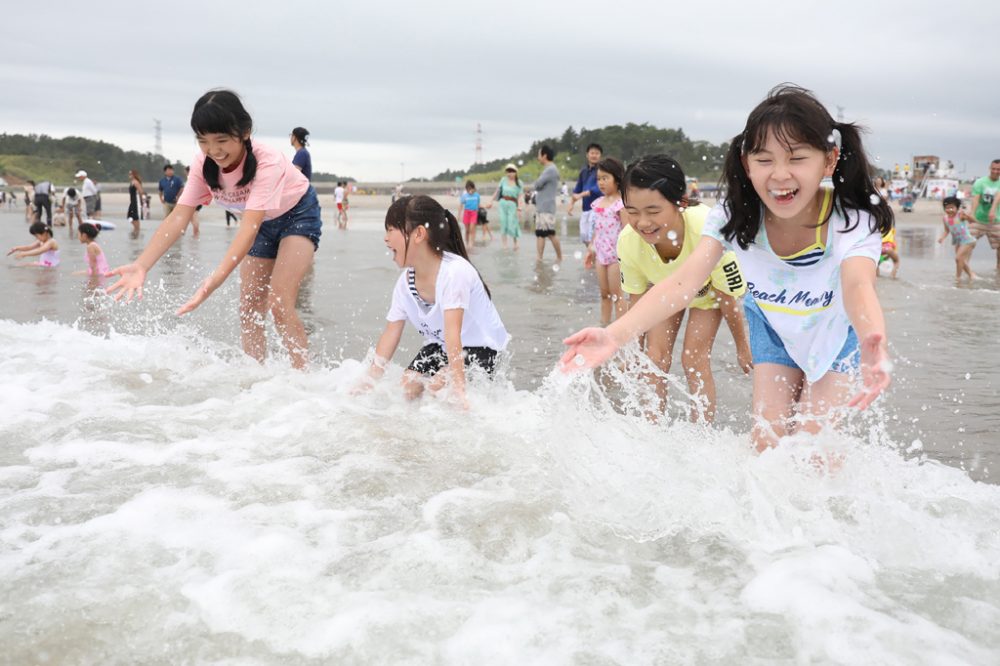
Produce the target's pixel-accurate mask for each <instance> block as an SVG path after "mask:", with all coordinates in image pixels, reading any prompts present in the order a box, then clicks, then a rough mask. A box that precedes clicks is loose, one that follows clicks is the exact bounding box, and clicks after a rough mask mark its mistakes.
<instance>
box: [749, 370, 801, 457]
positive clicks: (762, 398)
mask: <svg viewBox="0 0 1000 666" xmlns="http://www.w3.org/2000/svg"><path fill="white" fill-rule="evenodd" d="M803 377H804V375H803V373H802V371H801V370H799V369H798V368H789V367H788V366H784V365H780V364H778V363H758V364H756V365H754V367H753V417H754V424H753V428H752V429H751V431H750V437H751V440H752V441H753V444H754V446H755V447H756V448H757V451H759V452H762V451H763V450H764V449H766V448H769V447H772V446H775V445H776V444H777V443H778V440H779V439H781V438H782V437H784V436H785V435H787V434H790V433H791V432H794V430H795V427H794V424H793V423H792V416H793V415H794V413H795V404H796V403H797V402H798V400H799V395H800V394H801V392H802V381H803Z"/></svg>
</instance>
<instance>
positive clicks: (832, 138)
mask: <svg viewBox="0 0 1000 666" xmlns="http://www.w3.org/2000/svg"><path fill="white" fill-rule="evenodd" d="M826 142H827V143H835V139H834V136H833V134H832V133H831V134H829V135H827V137H826Z"/></svg>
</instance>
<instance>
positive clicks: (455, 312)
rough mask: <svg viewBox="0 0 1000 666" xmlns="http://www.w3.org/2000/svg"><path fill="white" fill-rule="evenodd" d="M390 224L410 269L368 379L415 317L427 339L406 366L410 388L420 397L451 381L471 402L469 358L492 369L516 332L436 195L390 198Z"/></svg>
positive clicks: (458, 396)
mask: <svg viewBox="0 0 1000 666" xmlns="http://www.w3.org/2000/svg"><path fill="white" fill-rule="evenodd" d="M385 231H386V233H385V244H386V247H388V248H389V250H390V251H391V252H392V258H393V261H395V262H396V265H397V266H399V267H400V268H403V269H405V270H403V272H402V273H401V274H400V276H399V279H398V280H397V281H396V288H395V289H394V290H393V292H392V305H391V306H390V307H389V314H388V316H387V317H386V318H387V319H388V322H389V323H388V324H387V325H386V327H385V332H383V333H382V336H381V337H380V338H379V341H378V344H377V345H376V347H375V360H374V362H373V363H372V366H371V368H370V369H369V383H370V382H371V381H372V380H375V379H378V378H380V377H381V376H382V374H383V373H384V372H385V365H386V363H388V362H389V360H390V359H392V355H393V354H394V353H395V352H396V348H397V347H398V346H399V340H400V338H401V337H402V335H403V327H404V326H405V325H406V322H407V321H409V322H410V323H411V324H413V325H414V326H416V327H417V329H418V330H419V331H420V334H421V335H422V336H423V338H424V346H423V347H422V348H421V349H420V351H419V352H418V353H417V355H416V357H415V358H414V359H413V361H412V362H411V363H410V365H409V366H408V367H407V369H406V371H405V372H404V373H403V388H404V390H405V392H406V396H407V397H408V398H410V399H414V398H417V397H419V396H420V395H421V394H422V393H423V390H424V388H425V386H426V388H428V389H429V390H431V391H432V392H437V391H440V390H441V389H442V388H444V387H445V385H449V386H450V388H451V391H452V393H451V395H452V398H453V399H454V400H455V401H456V402H457V403H458V404H459V405H461V406H466V400H465V368H466V365H476V366H479V367H480V368H482V369H483V370H485V371H486V372H487V373H489V374H492V373H493V371H494V369H495V367H496V358H497V354H499V353H500V352H501V351H503V349H504V348H505V347H506V346H507V342H508V340H510V336H509V335H508V334H507V330H506V329H505V328H504V325H503V322H502V321H500V315H499V314H498V313H497V309H496V307H494V305H493V301H492V300H491V299H490V291H489V289H488V288H487V287H486V284H485V283H484V282H483V279H482V277H481V276H480V275H479V271H477V270H476V268H475V266H473V265H472V264H471V263H469V257H468V255H467V254H466V251H465V245H464V244H463V243H462V231H461V229H460V228H459V226H458V220H457V219H456V218H455V216H454V215H452V214H451V213H450V212H448V211H446V210H445V209H444V208H443V207H442V206H441V204H439V203H438V202H437V201H435V200H434V199H432V198H431V197H428V196H424V195H419V196H405V197H402V198H400V199H397V200H396V201H395V202H394V203H393V204H392V205H391V206H389V210H388V212H387V213H386V216H385Z"/></svg>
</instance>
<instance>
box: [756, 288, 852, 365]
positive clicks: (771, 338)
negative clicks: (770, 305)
mask: <svg viewBox="0 0 1000 666" xmlns="http://www.w3.org/2000/svg"><path fill="white" fill-rule="evenodd" d="M743 312H744V313H745V314H746V318H747V328H748V329H749V333H750V355H751V356H753V362H754V365H757V364H758V363H777V364H778V365H784V366H786V367H789V368H796V369H798V370H801V369H802V368H799V364H798V363H796V362H795V361H793V360H792V357H791V356H789V355H788V351H787V350H786V349H785V343H784V342H782V341H781V338H780V337H779V336H778V334H777V333H776V332H775V330H774V329H773V328H771V325H770V324H769V323H768V322H767V318H766V317H765V316H764V313H763V312H761V310H760V306H759V305H757V303H756V301H754V300H753V298H751V297H750V295H749V294H748V295H747V296H745V297H744V299H743ZM860 362H861V354H860V353H859V348H858V336H857V335H856V334H855V333H854V327H853V326H852V327H849V328H848V329H847V341H846V342H845V343H844V347H843V348H842V349H841V350H840V353H839V354H837V358H836V359H835V360H834V361H833V365H831V366H830V370H831V371H833V372H852V371H856V370H857V369H858V366H859V365H860Z"/></svg>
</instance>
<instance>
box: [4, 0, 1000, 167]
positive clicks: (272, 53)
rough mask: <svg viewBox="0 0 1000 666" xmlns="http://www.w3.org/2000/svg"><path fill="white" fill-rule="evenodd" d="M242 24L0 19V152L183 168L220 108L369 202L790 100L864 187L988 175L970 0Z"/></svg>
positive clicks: (181, 7)
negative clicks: (210, 102) (8, 142)
mask: <svg viewBox="0 0 1000 666" xmlns="http://www.w3.org/2000/svg"><path fill="white" fill-rule="evenodd" d="M257 4H258V3H252V2H246V1H245V0H242V1H240V2H234V1H230V0H222V1H220V0H202V1H200V2H190V1H188V0H169V1H167V2H159V3H141V2H118V1H107V0H101V1H99V2H90V3H81V2H75V3H69V2H47V3H45V5H44V6H45V9H44V10H39V9H37V8H35V7H33V6H32V5H31V4H30V3H18V4H17V5H15V6H14V7H5V9H4V11H3V12H2V15H0V31H2V34H3V42H4V45H5V48H4V58H3V61H2V62H0V91H3V92H2V102H0V132H16V133H45V134H50V135H53V136H57V137H60V136H66V135H70V134H73V135H80V136H86V137H90V138H94V139H103V140H106V141H109V142H112V143H115V144H118V145H120V146H122V147H124V148H127V149H132V150H139V151H143V152H146V151H151V150H153V146H154V141H153V119H154V118H159V119H160V120H162V122H163V147H164V152H165V153H166V155H167V156H168V157H170V158H171V159H177V160H182V161H184V162H190V160H191V157H192V156H193V153H194V151H195V150H197V148H196V145H195V143H194V140H193V137H192V135H191V131H190V128H189V125H188V122H189V118H190V113H191V107H192V106H193V104H194V102H195V100H196V99H197V98H198V97H199V96H200V95H201V94H202V93H203V92H204V91H205V90H207V89H209V88H213V87H229V88H232V89H234V90H236V91H237V92H239V93H240V94H241V95H242V96H243V98H244V101H245V103H246V104H247V106H248V108H249V109H250V112H251V114H252V115H253V118H254V122H255V125H256V136H257V137H258V140H262V141H266V142H270V143H272V144H274V145H276V146H280V147H286V146H287V140H288V139H287V137H288V132H289V131H290V130H291V128H292V127H295V126H298V125H301V126H304V127H306V128H308V129H309V131H310V132H311V133H312V146H311V152H312V156H313V165H314V168H315V169H317V170H320V171H328V172H335V173H337V174H342V175H344V174H346V175H351V176H354V177H356V178H359V179H363V180H385V181H390V180H398V179H399V178H400V177H401V175H405V177H407V178H409V177H415V176H423V177H429V176H433V175H435V174H437V173H439V172H440V171H442V170H444V169H447V168H456V169H461V168H466V167H468V165H469V164H471V163H472V161H473V158H474V144H475V127H476V123H481V124H482V128H483V141H484V158H485V159H487V160H489V159H494V158H497V157H503V156H507V155H510V154H512V153H514V152H519V151H522V150H524V149H526V148H527V147H528V145H529V144H530V143H531V142H532V141H533V140H536V139H539V138H542V137H545V136H558V135H561V133H562V132H563V130H565V129H566V127H567V126H569V125H572V126H573V127H575V128H577V129H579V128H581V127H602V126H604V125H609V124H624V123H627V122H636V123H642V122H649V123H652V124H654V125H657V126H659V127H682V128H683V129H684V131H685V132H686V133H687V135H688V136H689V137H691V138H693V139H705V140H708V141H712V142H713V143H719V142H722V141H724V140H728V139H729V138H731V137H732V136H733V135H734V134H736V133H738V132H739V131H740V130H741V129H742V127H743V124H744V122H745V120H746V116H747V114H748V113H749V111H750V110H751V109H752V108H753V107H754V106H755V105H756V104H757V103H758V102H759V101H760V100H761V98H762V97H763V96H764V95H765V94H766V93H767V91H768V89H770V88H771V87H772V86H774V85H776V84H778V83H781V82H783V81H792V82H795V83H797V84H799V85H802V86H805V87H807V88H810V89H812V90H813V91H815V92H816V94H817V95H818V96H819V98H820V99H821V100H822V101H823V102H824V103H825V104H826V105H827V107H828V108H829V109H830V111H831V114H833V115H834V116H836V114H837V108H836V107H837V106H838V105H839V106H843V107H844V114H845V119H846V120H850V121H854V122H860V123H862V124H864V125H866V126H867V127H869V128H870V130H871V134H870V135H869V137H868V140H867V147H868V149H869V152H870V154H871V156H872V158H873V159H874V158H876V157H877V158H878V164H879V165H881V166H889V167H891V166H892V164H894V163H896V162H899V163H902V162H905V161H909V160H910V158H911V157H912V156H913V155H914V154H936V155H939V156H940V157H942V158H943V159H950V160H953V161H954V162H955V163H956V166H957V168H958V169H959V170H963V169H964V176H965V177H971V176H973V175H982V174H984V173H985V172H986V170H987V168H988V163H989V161H990V160H991V159H993V158H996V157H1000V77H998V76H997V72H998V71H1000V70H998V69H997V67H998V65H1000V2H995V1H992V0H991V1H987V2H982V1H980V2H974V3H973V2H964V1H963V2H921V1H919V0H918V1H916V2H914V1H911V2H908V3H905V4H903V5H901V7H904V8H905V11H902V10H899V9H897V4H896V3H888V2H872V1H871V0H867V1H865V2H858V1H855V0H849V1H843V2H824V3H819V2H812V1H811V0H797V1H795V2H784V1H777V2H775V1H772V2H761V3H755V2H750V1H748V0H706V2H689V3H680V2H672V1H669V2H668V1H663V0H657V1H651V2H631V1H629V0H603V1H601V2H587V1H577V2H572V3H568V2H551V3H548V2H541V1H539V0H535V1H533V2H522V1H521V0H511V1H509V2H471V1H467V2H438V1H436V0H424V1H422V2H382V1H380V0H369V1H368V2H357V1H352V2H350V3H341V2H336V1H334V2H323V3H321V2H297V1H294V0H284V1H282V2H279V3H270V5H269V9H267V10H257V9H253V10H250V9H247V7H251V6H256V5H257ZM44 17H49V20H47V21H44V20H42V19H43V18H44ZM15 60H16V62H15ZM287 151H288V154H289V155H290V154H291V149H290V148H287Z"/></svg>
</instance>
